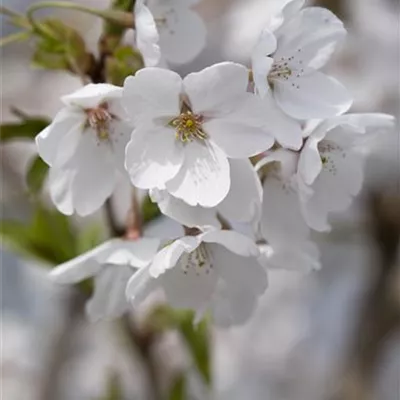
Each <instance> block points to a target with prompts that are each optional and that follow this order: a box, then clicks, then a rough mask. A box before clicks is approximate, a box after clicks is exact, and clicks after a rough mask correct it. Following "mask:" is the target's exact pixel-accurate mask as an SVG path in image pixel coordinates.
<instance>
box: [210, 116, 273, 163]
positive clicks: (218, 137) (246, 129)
mask: <svg viewBox="0 0 400 400" xmlns="http://www.w3.org/2000/svg"><path fill="white" fill-rule="evenodd" d="M203 126H204V129H205V131H206V132H207V133H208V134H209V135H210V139H211V140H212V141H213V142H214V143H215V144H216V145H217V146H218V147H220V148H221V149H222V150H223V151H224V153H225V154H226V155H227V156H228V157H231V158H247V157H252V156H255V155H257V154H260V153H262V152H263V151H266V150H268V149H269V148H271V147H272V145H273V144H274V139H273V137H272V136H271V135H269V134H268V133H267V132H265V130H263V129H262V128H260V127H251V126H248V125H246V124H245V123H242V124H241V123H239V122H236V121H231V120H229V119H213V120H211V121H209V122H207V123H205V124H204V125H203Z"/></svg>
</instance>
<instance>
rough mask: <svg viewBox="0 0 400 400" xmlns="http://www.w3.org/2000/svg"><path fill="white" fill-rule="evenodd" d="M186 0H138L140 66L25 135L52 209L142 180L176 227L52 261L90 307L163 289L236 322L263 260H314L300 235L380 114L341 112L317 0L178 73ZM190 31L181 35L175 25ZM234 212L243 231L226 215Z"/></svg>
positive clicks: (331, 22) (291, 264) (353, 191)
mask: <svg viewBox="0 0 400 400" xmlns="http://www.w3.org/2000/svg"><path fill="white" fill-rule="evenodd" d="M194 3H196V1H194V0H192V1H189V0H187V1H182V0H169V1H163V2H162V1H160V0H149V1H147V2H145V1H143V0H137V1H136V2H135V9H134V15H135V29H136V35H135V46H136V47H137V49H138V50H139V51H140V52H141V54H142V56H143V59H144V63H145V67H144V68H143V69H141V70H139V71H138V72H137V73H136V74H135V75H134V76H130V77H128V78H127V79H126V80H125V83H124V85H123V87H116V86H113V85H111V84H107V83H102V84H101V83H100V84H88V85H86V86H84V87H83V88H81V89H79V90H78V91H76V92H74V93H72V94H70V95H68V96H65V97H63V98H62V101H63V103H64V105H65V107H64V108H63V109H62V110H61V111H60V112H59V113H58V114H57V115H56V117H55V119H54V120H53V122H52V124H51V125H50V126H49V127H47V128H46V129H45V130H44V131H43V132H41V133H40V134H39V135H38V136H37V139H36V143H37V147H38V151H39V154H40V156H41V157H42V158H43V160H44V161H45V162H46V163H47V164H48V165H49V166H50V167H51V168H50V176H49V187H50V192H51V197H52V200H53V202H54V204H55V205H56V207H57V208H58V209H59V210H60V211H61V212H62V213H64V214H67V215H71V214H73V213H74V212H76V213H77V214H79V215H81V216H86V215H89V214H91V213H93V212H95V211H96V210H98V209H99V208H100V207H101V206H102V205H103V204H104V202H105V201H106V200H107V199H108V198H109V197H110V196H111V195H112V194H113V192H114V190H115V186H116V183H117V181H118V179H126V180H129V181H130V182H131V184H132V185H134V186H135V187H137V188H139V189H143V190H147V191H149V194H150V196H151V198H152V200H153V201H154V202H156V203H157V204H158V206H159V208H160V210H161V212H162V213H163V214H164V215H166V216H168V217H170V218H172V219H174V220H176V221H177V222H179V223H180V224H182V225H183V226H184V227H185V232H186V235H185V236H183V237H181V238H178V239H176V240H174V241H172V242H170V243H168V244H166V245H165V244H164V245H163V246H160V241H159V240H158V239H150V238H140V239H138V240H136V241H132V240H127V239H112V240H111V241H108V242H106V243H105V244H103V245H102V246H100V247H98V248H96V249H94V250H92V251H90V252H88V253H85V254H83V255H81V256H80V257H78V258H77V259H74V260H71V261H69V262H68V263H66V264H63V265H61V266H59V267H57V268H56V269H54V270H53V271H52V272H51V275H52V277H53V278H54V279H55V280H56V281H57V282H60V283H75V282H79V281H80V280H83V279H86V278H88V277H93V276H94V277H95V292H94V295H93V298H92V299H91V300H90V301H89V303H88V307H87V309H88V313H89V315H90V316H91V318H92V319H100V318H109V317H116V316H118V315H121V314H122V313H124V312H126V311H127V310H128V309H129V308H130V307H137V306H139V305H140V304H141V303H142V301H143V300H145V299H146V298H147V297H148V296H149V294H150V293H152V292H153V291H154V290H157V289H162V291H163V292H164V294H165V298H166V300H167V301H168V303H169V304H171V305H172V306H174V307H178V308H192V309H194V310H195V311H196V313H197V316H198V317H199V318H201V317H202V316H203V314H204V313H208V312H210V313H211V314H212V316H213V318H214V320H215V322H216V323H219V324H222V325H225V326H227V325H231V324H239V323H243V322H245V321H246V320H247V319H248V318H249V316H250V315H251V314H252V312H253V310H254V308H255V306H256V304H257V301H258V299H259V297H260V296H261V295H262V294H263V293H264V292H265V290H266V288H267V270H268V268H269V267H270V268H271V267H275V268H289V269H297V270H299V269H300V270H304V271H310V270H312V269H316V268H319V265H320V263H319V253H318V248H317V246H316V245H315V244H314V243H313V242H312V241H311V239H310V233H311V231H312V230H314V231H328V230H329V229H330V225H329V222H328V217H329V215H330V214H331V213H332V212H338V211H342V210H345V209H346V208H348V206H349V205H350V203H351V201H352V199H353V197H354V196H355V195H357V194H358V192H359V191H360V189H361V185H362V178H363V172H362V167H363V158H364V153H363V151H362V144H363V143H364V142H365V138H366V137H368V136H371V135H375V134H376V133H377V132H379V131H381V130H382V129H389V128H390V127H391V126H392V125H393V118H392V117H391V116H389V115H384V114H346V112H347V111H348V110H349V108H350V106H351V104H352V99H351V95H350V94H349V93H348V91H347V90H346V88H345V87H344V86H343V85H342V84H341V83H340V82H338V81H337V80H336V79H334V78H333V77H331V76H328V75H326V74H324V73H323V72H321V68H322V67H323V66H324V65H325V64H326V63H327V61H328V60H329V58H330V57H331V55H332V53H333V52H334V50H335V49H336V48H337V46H338V45H340V43H341V42H342V41H343V39H344V38H345V36H346V30H345V28H344V26H343V24H342V22H341V21H340V20H339V19H338V18H337V17H336V16H335V15H333V14H332V13H331V12H330V11H328V10H326V9H322V8H318V7H308V8H303V1H301V0H300V1H299V0H292V1H289V2H286V3H287V5H286V6H285V7H283V8H282V9H280V10H279V12H278V13H276V14H274V15H272V16H271V18H270V22H269V24H268V26H266V27H265V29H264V30H263V31H262V32H261V33H260V37H259V39H258V42H257V44H256V46H255V48H254V51H253V54H252V57H251V60H249V66H244V65H240V64H237V63H234V62H222V63H218V64H215V65H212V66H209V67H207V68H205V69H203V70H202V71H200V72H194V73H190V74H189V75H187V76H186V77H185V78H183V79H182V78H181V77H180V76H179V75H178V74H177V73H176V72H174V71H173V70H172V69H170V68H168V65H170V64H180V63H186V62H188V61H190V60H192V59H193V58H194V57H196V56H197V55H198V54H199V52H200V51H201V50H202V49H203V47H204V45H205V42H206V40H205V39H206V30H205V25H204V23H203V21H202V20H201V19H200V17H199V16H198V15H197V14H196V13H195V11H194V10H193V9H192V6H193V4H194ZM189 38H190V39H189ZM226 221H229V225H230V224H231V223H234V226H237V225H235V224H236V223H237V222H245V223H248V224H249V226H250V227H251V228H252V229H253V236H252V238H250V237H248V236H245V235H243V234H241V233H238V232H236V231H235V230H234V229H232V228H230V226H229V229H227V228H228V227H227V226H226V225H227V224H226Z"/></svg>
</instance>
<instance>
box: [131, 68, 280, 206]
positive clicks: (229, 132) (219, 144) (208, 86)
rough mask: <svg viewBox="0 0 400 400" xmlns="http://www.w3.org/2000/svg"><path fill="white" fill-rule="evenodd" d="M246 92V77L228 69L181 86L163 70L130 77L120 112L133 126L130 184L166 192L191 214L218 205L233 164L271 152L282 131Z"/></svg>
mask: <svg viewBox="0 0 400 400" xmlns="http://www.w3.org/2000/svg"><path fill="white" fill-rule="evenodd" d="M247 85H248V71H247V69H246V68H245V67H244V66H242V65H239V64H235V63H231V62H225V63H220V64H216V65H213V66H211V67H208V68H206V69H204V70H202V71H200V72H197V73H192V74H189V75H188V76H187V77H186V78H184V79H183V80H182V78H181V77H180V76H179V75H178V74H176V73H175V72H173V71H169V70H165V69H160V68H145V69H142V70H140V71H139V72H138V73H137V74H136V75H135V76H134V77H129V78H128V79H127V80H126V81H125V85H124V93H123V104H124V106H125V108H126V110H127V112H128V114H129V117H130V118H131V120H132V122H133V123H134V124H135V126H136V129H135V130H134V131H133V134H132V139H131V141H130V142H129V144H128V146H127V149H126V163H125V166H126V169H127V171H128V173H129V175H130V178H131V181H132V183H133V184H134V185H135V186H137V187H139V188H141V189H154V188H156V189H161V190H162V189H166V190H167V191H168V192H169V193H170V194H171V195H172V196H174V197H176V198H178V199H181V200H184V201H185V202H186V203H187V204H189V205H191V206H196V205H200V206H203V207H214V206H216V205H217V204H219V203H221V202H222V200H223V199H224V198H225V197H226V195H227V194H228V192H229V188H230V171H229V170H230V166H229V162H228V158H247V157H250V156H253V155H256V154H258V153H261V152H263V151H265V150H267V149H268V148H270V147H271V146H272V144H273V142H274V139H273V136H272V134H271V130H272V129H273V128H274V126H276V125H277V124H279V121H278V122H277V119H276V117H275V115H274V114H273V113H271V112H270V111H269V110H265V109H264V107H263V103H262V101H261V100H260V99H259V98H258V97H257V96H255V95H253V94H251V93H248V92H247ZM266 121H268V122H269V125H267V123H266Z"/></svg>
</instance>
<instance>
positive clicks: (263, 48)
mask: <svg viewBox="0 0 400 400" xmlns="http://www.w3.org/2000/svg"><path fill="white" fill-rule="evenodd" d="M276 44H277V42H276V38H275V35H274V34H273V33H272V32H270V31H269V30H267V29H264V30H263V31H262V32H261V35H260V37H259V39H258V42H257V44H256V46H255V48H254V50H253V53H252V57H251V66H252V71H253V79H254V83H255V86H256V89H257V93H258V94H259V95H260V96H261V97H264V96H265V95H266V94H267V92H268V91H269V84H268V82H267V76H268V72H269V71H270V69H271V66H272V64H273V62H274V59H273V58H272V57H268V56H269V55H270V54H272V53H273V52H274V51H275V50H276Z"/></svg>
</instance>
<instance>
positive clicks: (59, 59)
mask: <svg viewBox="0 0 400 400" xmlns="http://www.w3.org/2000/svg"><path fill="white" fill-rule="evenodd" d="M40 32H41V36H40V37H39V40H38V42H37V44H36V50H35V52H34V54H33V58H32V62H33V64H34V65H35V66H37V67H40V68H46V69H62V70H69V71H71V72H77V71H80V73H82V74H85V73H86V72H87V71H88V70H89V68H90V66H91V61H92V57H91V55H90V54H89V53H88V52H87V51H86V46H85V42H84V40H83V39H82V37H81V35H80V34H79V33H78V32H77V31H76V30H75V29H73V28H71V27H69V26H67V25H65V24H64V23H63V22H61V21H60V20H58V19H54V18H48V19H45V20H44V21H42V22H41V23H40Z"/></svg>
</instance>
